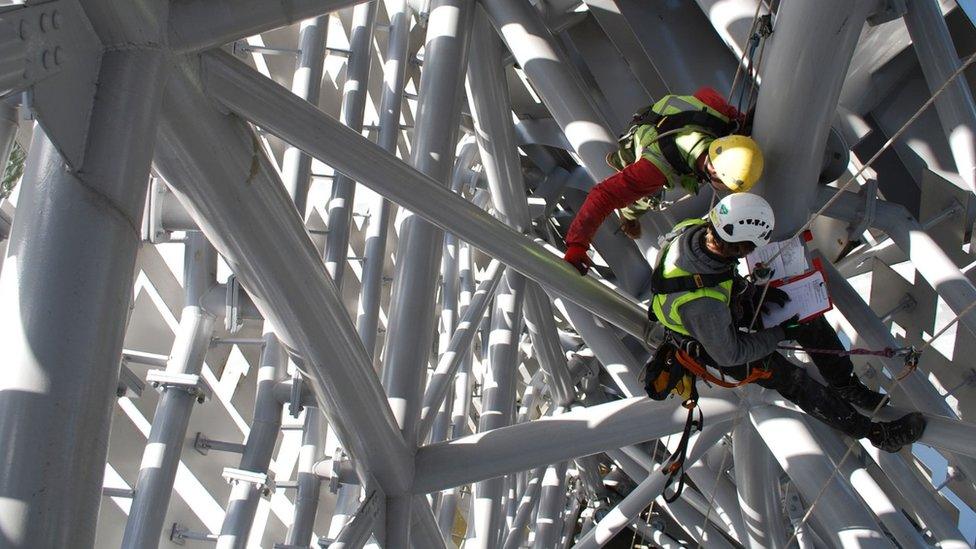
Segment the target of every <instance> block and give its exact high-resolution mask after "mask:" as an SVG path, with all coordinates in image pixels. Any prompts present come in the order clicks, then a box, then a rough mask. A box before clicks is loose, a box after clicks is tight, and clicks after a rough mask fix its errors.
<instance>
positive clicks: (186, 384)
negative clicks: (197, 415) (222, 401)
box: [146, 370, 213, 404]
mask: <svg viewBox="0 0 976 549" xmlns="http://www.w3.org/2000/svg"><path fill="white" fill-rule="evenodd" d="M146 382H147V383H149V384H150V385H152V386H153V388H154V389H156V390H157V391H159V392H163V391H165V390H167V389H178V390H180V391H186V392H187V393H188V394H190V395H191V396H193V397H195V398H196V399H197V402H199V403H200V404H203V403H204V402H205V401H206V400H209V399H210V397H211V396H212V395H213V391H212V390H211V389H210V385H208V384H207V382H206V380H204V379H203V377H202V376H199V375H196V374H178V373H175V372H167V371H166V370H149V372H148V373H147V374H146Z"/></svg>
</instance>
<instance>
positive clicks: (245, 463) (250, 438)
mask: <svg viewBox="0 0 976 549" xmlns="http://www.w3.org/2000/svg"><path fill="white" fill-rule="evenodd" d="M287 367H288V351H287V350H286V349H285V347H284V345H282V344H281V342H280V341H279V340H278V337H277V336H276V335H275V334H274V332H273V331H272V328H271V326H270V324H269V323H267V322H266V323H265V326H264V347H263V348H262V349H261V359H260V365H259V367H258V372H257V376H255V377H256V378H257V386H258V388H257V393H256V394H255V397H254V415H253V419H252V420H251V425H250V430H249V432H248V435H247V444H245V446H244V453H243V454H241V462H240V467H239V468H240V469H241V470H243V471H248V472H250V473H257V474H263V475H267V474H268V465H270V464H271V457H272V455H273V454H274V448H275V443H276V442H277V441H278V433H279V431H281V416H282V412H283V410H282V405H281V403H280V402H278V398H277V397H275V394H274V393H275V391H274V388H275V383H276V382H277V381H278V380H279V379H281V378H283V377H284V376H285V373H286V369H287ZM263 490H264V485H262V484H256V483H252V482H246V481H240V480H238V481H232V482H231V490H230V498H229V500H228V502H227V512H226V514H225V515H224V522H223V524H222V525H221V526H220V535H219V536H218V537H217V548H218V549H243V548H244V547H246V546H247V540H248V537H249V535H250V533H251V524H252V523H253V522H254V515H255V514H256V513H257V511H258V501H259V500H260V498H261V493H262V491H263Z"/></svg>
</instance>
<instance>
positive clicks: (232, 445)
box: [193, 432, 244, 456]
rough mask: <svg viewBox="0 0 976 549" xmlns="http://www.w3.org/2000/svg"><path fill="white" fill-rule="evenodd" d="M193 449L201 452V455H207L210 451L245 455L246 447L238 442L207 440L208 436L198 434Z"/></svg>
mask: <svg viewBox="0 0 976 549" xmlns="http://www.w3.org/2000/svg"><path fill="white" fill-rule="evenodd" d="M193 449H194V450H196V451H197V452H199V453H200V454H201V455H204V456H205V455H207V454H209V453H210V450H214V451H217V452H230V453H233V454H243V453H244V445H243V444H240V443H237V442H225V441H223V440H214V439H212V438H207V435H205V434H203V433H200V432H198V433H197V436H196V437H195V438H194V439H193Z"/></svg>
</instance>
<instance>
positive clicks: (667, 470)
mask: <svg viewBox="0 0 976 549" xmlns="http://www.w3.org/2000/svg"><path fill="white" fill-rule="evenodd" d="M691 387H692V388H691V398H689V399H688V400H686V401H684V402H683V403H681V405H682V406H684V407H685V408H687V409H688V418H687V419H686V420H685V427H684V429H682V431H681V440H679V441H678V447H677V448H675V450H674V452H673V453H672V454H671V458H670V460H668V462H667V463H666V464H665V465H664V467H662V468H661V473H662V474H664V475H667V477H668V478H667V480H666V481H665V483H664V490H663V491H662V494H663V495H664V501H666V502H668V503H671V502H672V501H675V500H676V499H678V497H680V496H681V492H682V490H684V489H685V459H686V458H687V457H688V441H689V440H690V439H691V433H692V431H693V430H694V431H701V430H702V428H703V427H704V426H705V416H704V415H703V414H702V411H701V408H698V389H697V388H696V387H695V383H694V379H692V385H691ZM696 409H697V410H698V420H697V421H696V420H695V410H696ZM675 481H677V483H678V484H677V486H676V487H675V490H674V493H673V494H671V495H670V496H669V495H667V494H666V493H665V492H667V490H668V487H670V486H671V485H672V484H674V483H675Z"/></svg>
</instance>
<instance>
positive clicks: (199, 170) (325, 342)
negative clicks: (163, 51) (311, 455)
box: [156, 61, 412, 494]
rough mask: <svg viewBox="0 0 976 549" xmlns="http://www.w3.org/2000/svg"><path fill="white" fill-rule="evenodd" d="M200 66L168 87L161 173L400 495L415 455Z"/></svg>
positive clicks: (251, 138) (309, 247)
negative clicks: (207, 88)
mask: <svg viewBox="0 0 976 549" xmlns="http://www.w3.org/2000/svg"><path fill="white" fill-rule="evenodd" d="M195 66H196V64H195V63H190V62H187V61H183V62H181V63H180V64H179V65H178V67H179V69H180V70H179V74H178V75H177V76H175V77H174V78H173V79H172V80H171V81H170V83H169V85H168V86H167V88H166V97H165V99H164V107H163V113H164V114H163V122H162V123H161V127H160V131H159V135H158V143H159V147H158V150H157V154H156V166H157V169H158V170H159V172H160V174H161V175H162V176H163V177H164V178H165V179H166V180H167V181H168V182H169V183H170V185H171V186H172V187H173V188H174V192H176V193H177V195H178V197H179V199H180V202H182V203H183V205H184V206H185V207H186V208H187V210H188V211H189V212H190V214H191V215H192V216H193V218H194V219H195V220H196V222H197V223H198V224H199V226H200V227H201V229H202V230H203V231H204V233H205V234H207V236H208V237H209V238H210V241H211V242H213V243H214V246H215V247H216V248H217V249H218V250H219V251H220V252H221V255H222V256H223V257H224V258H225V259H226V260H227V262H228V263H229V264H230V266H231V268H232V270H233V271H234V272H235V273H236V274H237V275H238V276H239V277H240V279H241V280H242V281H243V283H244V285H245V286H246V287H247V289H248V291H249V293H250V294H251V295H252V297H254V299H255V302H256V305H257V306H258V309H259V310H260V311H261V313H262V314H263V316H264V318H266V319H269V320H271V322H272V323H273V324H274V326H276V327H278V330H279V332H278V333H279V336H280V337H282V339H283V341H284V342H285V343H286V344H287V345H288V346H289V347H291V348H293V349H295V350H297V351H298V352H299V353H300V354H301V355H302V356H304V357H305V363H306V365H307V369H306V370H307V371H305V372H303V373H305V374H306V375H307V377H308V379H309V381H310V384H311V386H312V387H313V388H314V390H315V393H316V396H317V397H318V400H319V402H320V404H321V409H322V411H323V412H324V413H325V414H326V416H327V418H328V419H329V423H330V425H332V427H333V428H334V429H336V431H337V433H338V435H339V439H340V440H341V441H342V443H343V446H344V447H345V448H346V449H347V450H348V451H349V453H350V454H351V455H352V456H353V457H354V458H355V461H356V463H357V466H358V467H361V470H360V472H361V473H364V470H368V471H369V472H370V473H372V474H373V475H374V476H375V477H376V479H377V480H378V481H379V483H380V486H381V487H382V488H383V489H384V491H385V492H386V493H388V494H389V493H394V494H395V493H397V492H398V491H401V492H402V491H403V490H404V489H405V488H406V487H407V486H408V485H409V483H410V480H409V479H410V478H411V477H412V472H411V469H412V461H411V459H410V455H409V451H408V450H407V447H406V445H405V444H404V443H403V439H402V438H401V437H399V436H397V433H398V429H397V427H396V422H395V420H394V418H393V414H392V412H391V411H390V408H389V407H388V406H385V405H383V404H381V403H382V402H385V400H386V395H385V393H384V392H383V389H382V387H381V385H380V383H379V380H378V379H377V377H376V374H375V373H374V372H373V369H372V363H371V361H370V360H369V357H368V355H367V354H366V351H365V349H364V348H363V346H362V343H361V342H360V340H359V336H358V334H356V332H355V329H354V328H353V326H352V323H351V322H350V320H349V316H348V313H347V312H346V310H345V307H344V306H343V305H342V302H341V301H340V299H339V297H338V295H337V292H336V288H335V285H334V284H333V283H332V281H331V280H330V279H329V277H328V274H327V273H326V271H325V266H324V265H323V263H322V260H321V258H320V257H319V254H318V252H317V251H316V249H315V246H314V245H313V244H312V241H311V239H310V238H309V236H308V233H307V232H306V231H305V226H304V223H303V222H302V220H301V218H300V217H299V216H298V214H297V211H296V210H295V206H294V204H293V202H292V200H291V198H290V197H289V196H288V194H287V193H286V192H285V189H284V186H283V185H282V184H281V182H280V181H278V180H277V178H276V177H275V176H274V175H273V169H272V168H271V166H270V165H269V163H268V161H267V159H266V158H265V157H264V154H263V151H262V150H261V148H260V147H259V146H258V145H257V143H258V142H257V138H256V136H255V135H254V134H253V133H252V132H251V131H250V130H249V129H248V128H247V126H246V125H245V124H244V122H243V121H242V120H240V119H239V118H237V117H236V116H234V115H226V114H223V113H221V112H219V111H218V110H217V109H216V108H215V107H214V106H213V104H212V102H211V101H210V100H208V99H207V98H206V97H205V96H204V95H203V94H202V93H201V90H200V88H199V87H198V85H197V82H198V78H197V76H196V74H195V72H194V67H195ZM279 89H280V90H281V91H282V92H283V94H284V95H286V96H289V99H290V100H294V101H296V102H299V103H300V104H306V105H307V102H304V101H302V100H301V99H299V98H297V97H295V96H294V94H292V93H291V92H290V91H288V90H287V89H285V88H280V87H279ZM350 131H351V130H350Z"/></svg>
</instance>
